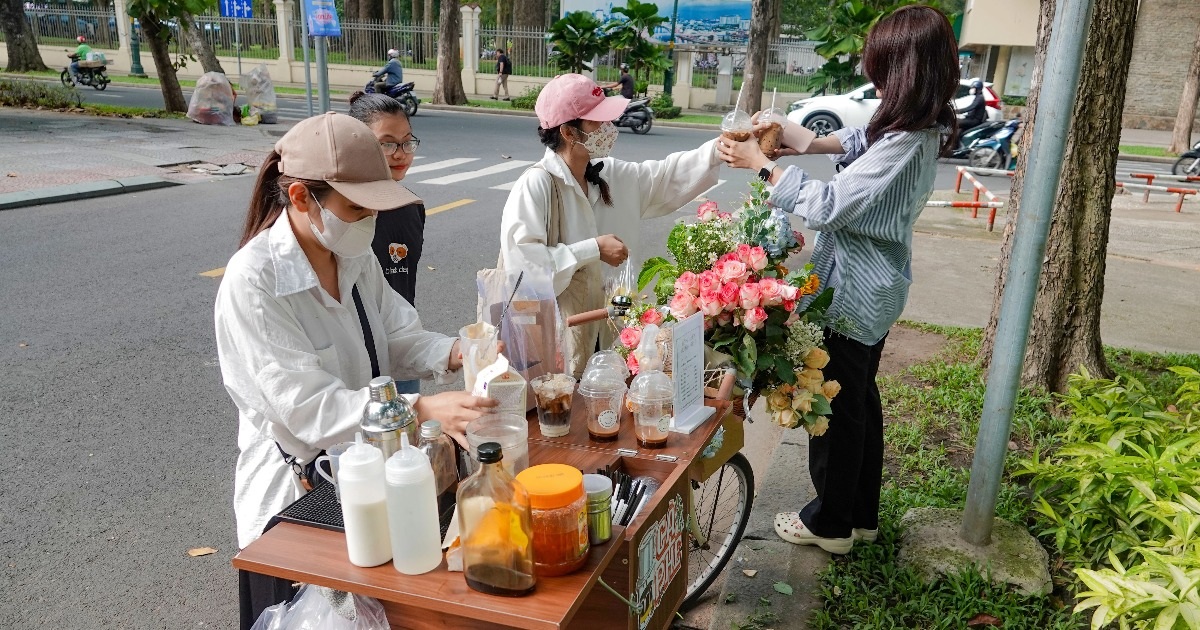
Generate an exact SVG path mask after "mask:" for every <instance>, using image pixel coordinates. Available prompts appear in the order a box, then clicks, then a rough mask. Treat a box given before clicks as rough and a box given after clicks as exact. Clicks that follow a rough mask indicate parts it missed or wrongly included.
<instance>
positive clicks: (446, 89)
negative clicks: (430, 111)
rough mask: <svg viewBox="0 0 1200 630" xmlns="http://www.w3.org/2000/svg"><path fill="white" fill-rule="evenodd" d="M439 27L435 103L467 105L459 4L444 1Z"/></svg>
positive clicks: (448, 0) (434, 87) (434, 88)
mask: <svg viewBox="0 0 1200 630" xmlns="http://www.w3.org/2000/svg"><path fill="white" fill-rule="evenodd" d="M438 27H439V28H438V54H437V81H436V82H435V83H434V86H433V103H434V104H435V105H466V104H467V93H466V91H465V90H463V83H462V64H461V63H459V58H458V38H459V35H460V31H461V30H462V19H461V17H460V16H459V13H458V3H457V2H451V1H450V0H442V11H441V15H439V16H438Z"/></svg>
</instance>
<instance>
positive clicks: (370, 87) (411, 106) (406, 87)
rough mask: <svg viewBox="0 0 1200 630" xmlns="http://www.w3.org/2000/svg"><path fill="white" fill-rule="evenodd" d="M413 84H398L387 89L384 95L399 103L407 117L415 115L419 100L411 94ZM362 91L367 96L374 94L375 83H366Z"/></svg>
mask: <svg viewBox="0 0 1200 630" xmlns="http://www.w3.org/2000/svg"><path fill="white" fill-rule="evenodd" d="M412 90H413V83H411V82H409V83H398V84H396V85H393V86H392V87H390V88H388V89H387V92H386V94H387V95H388V96H390V97H392V98H394V99H396V100H397V101H400V106H401V107H403V108H404V113H405V114H408V115H409V116H416V115H417V105H418V104H420V102H421V99H419V98H417V97H416V96H415V95H414V94H413V93H412ZM363 91H364V92H366V93H367V94H375V82H374V81H367V85H366V86H365V87H363Z"/></svg>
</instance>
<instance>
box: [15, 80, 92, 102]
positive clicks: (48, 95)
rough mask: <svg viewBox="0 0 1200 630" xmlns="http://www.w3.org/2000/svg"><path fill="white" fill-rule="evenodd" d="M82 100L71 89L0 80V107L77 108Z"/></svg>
mask: <svg viewBox="0 0 1200 630" xmlns="http://www.w3.org/2000/svg"><path fill="white" fill-rule="evenodd" d="M81 103H82V100H81V99H80V96H79V91H78V90H76V89H75V88H73V87H67V86H65V85H61V84H56V83H45V82H43V81H21V80H15V79H0V105H6V106H8V107H43V108H46V109H63V108H67V107H79V106H80V104H81Z"/></svg>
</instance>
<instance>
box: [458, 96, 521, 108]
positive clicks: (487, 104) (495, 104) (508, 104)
mask: <svg viewBox="0 0 1200 630" xmlns="http://www.w3.org/2000/svg"><path fill="white" fill-rule="evenodd" d="M467 107H480V108H483V109H513V106H512V101H493V100H492V99H490V98H485V99H481V100H478V101H475V100H468V101H467Z"/></svg>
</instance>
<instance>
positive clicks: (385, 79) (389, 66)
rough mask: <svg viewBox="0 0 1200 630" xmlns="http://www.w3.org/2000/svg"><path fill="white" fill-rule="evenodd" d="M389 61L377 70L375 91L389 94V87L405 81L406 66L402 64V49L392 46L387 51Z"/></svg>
mask: <svg viewBox="0 0 1200 630" xmlns="http://www.w3.org/2000/svg"><path fill="white" fill-rule="evenodd" d="M387 56H388V62H387V63H386V64H385V65H384V66H383V68H382V69H380V70H379V72H376V73H375V74H374V75H372V76H374V77H375V91H376V92H379V93H380V94H387V91H388V88H390V87H392V86H394V85H400V84H401V83H404V68H403V67H402V66H401V65H400V51H399V50H396V49H395V48H392V49H391V50H388V51H387Z"/></svg>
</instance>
